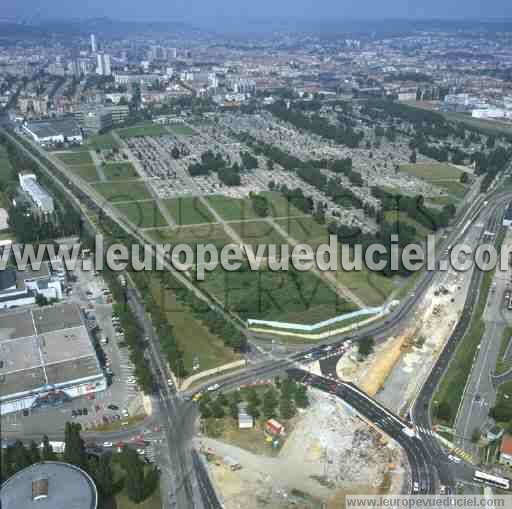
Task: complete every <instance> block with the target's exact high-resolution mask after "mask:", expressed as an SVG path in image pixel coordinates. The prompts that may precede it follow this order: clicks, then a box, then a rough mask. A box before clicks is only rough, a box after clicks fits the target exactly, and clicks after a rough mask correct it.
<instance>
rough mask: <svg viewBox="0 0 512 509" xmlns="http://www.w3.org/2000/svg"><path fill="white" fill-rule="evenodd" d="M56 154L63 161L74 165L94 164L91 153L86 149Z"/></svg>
mask: <svg viewBox="0 0 512 509" xmlns="http://www.w3.org/2000/svg"><path fill="white" fill-rule="evenodd" d="M55 156H56V157H57V158H58V159H60V160H61V161H62V162H63V163H65V164H67V165H69V166H74V165H80V164H94V162H93V160H92V157H91V155H90V154H89V152H88V151H86V150H81V151H78V152H66V153H59V154H55Z"/></svg>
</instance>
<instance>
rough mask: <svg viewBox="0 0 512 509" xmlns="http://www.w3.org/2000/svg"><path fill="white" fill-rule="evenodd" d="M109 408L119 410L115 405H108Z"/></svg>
mask: <svg viewBox="0 0 512 509" xmlns="http://www.w3.org/2000/svg"><path fill="white" fill-rule="evenodd" d="M107 408H108V409H109V410H119V407H118V406H117V405H108V407H107Z"/></svg>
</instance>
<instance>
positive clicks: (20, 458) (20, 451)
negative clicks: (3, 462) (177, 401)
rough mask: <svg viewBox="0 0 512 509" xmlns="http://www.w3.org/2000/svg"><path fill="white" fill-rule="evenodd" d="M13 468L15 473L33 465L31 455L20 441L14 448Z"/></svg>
mask: <svg viewBox="0 0 512 509" xmlns="http://www.w3.org/2000/svg"><path fill="white" fill-rule="evenodd" d="M11 457H12V468H13V470H14V472H18V471H19V470H23V469H24V468H26V467H28V466H30V465H31V464H32V461H31V457H30V453H29V452H28V451H27V450H26V449H25V447H24V446H23V444H22V443H21V441H20V440H16V442H15V443H14V445H13V447H12V456H11Z"/></svg>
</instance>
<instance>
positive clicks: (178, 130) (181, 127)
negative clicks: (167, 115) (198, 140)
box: [167, 124, 196, 136]
mask: <svg viewBox="0 0 512 509" xmlns="http://www.w3.org/2000/svg"><path fill="white" fill-rule="evenodd" d="M167 129H169V131H171V132H172V133H174V134H175V135H176V136H193V135H194V134H196V132H195V131H194V129H192V128H190V127H189V126H188V125H185V124H172V125H168V126H167Z"/></svg>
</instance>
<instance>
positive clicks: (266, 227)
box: [229, 221, 287, 250]
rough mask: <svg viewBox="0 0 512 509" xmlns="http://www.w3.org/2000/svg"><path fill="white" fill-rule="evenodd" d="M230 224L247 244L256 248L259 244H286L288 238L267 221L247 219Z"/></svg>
mask: <svg viewBox="0 0 512 509" xmlns="http://www.w3.org/2000/svg"><path fill="white" fill-rule="evenodd" d="M229 226H230V227H231V228H232V229H233V230H234V231H235V232H236V233H237V234H238V235H239V236H240V238H241V239H242V240H243V241H244V243H245V244H250V245H252V246H253V248H254V250H256V246H258V244H278V245H281V244H286V243H287V242H286V240H285V239H284V238H283V237H282V236H281V235H280V234H279V233H278V232H277V230H276V229H275V228H274V227H273V226H272V225H271V224H269V223H267V222H266V221H246V222H244V223H230V224H229Z"/></svg>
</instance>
